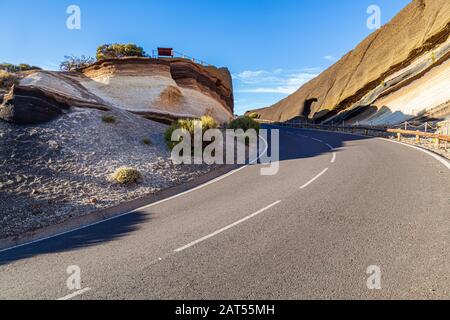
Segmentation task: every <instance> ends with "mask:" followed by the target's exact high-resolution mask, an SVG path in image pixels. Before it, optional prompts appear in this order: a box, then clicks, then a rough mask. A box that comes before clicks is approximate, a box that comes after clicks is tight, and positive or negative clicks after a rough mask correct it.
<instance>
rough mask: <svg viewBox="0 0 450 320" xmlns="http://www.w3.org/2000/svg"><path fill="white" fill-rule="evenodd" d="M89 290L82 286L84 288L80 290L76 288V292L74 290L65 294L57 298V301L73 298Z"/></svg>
mask: <svg viewBox="0 0 450 320" xmlns="http://www.w3.org/2000/svg"><path fill="white" fill-rule="evenodd" d="M90 290H91V288H84V289H82V290H78V291H76V292H74V293H71V294H69V295H67V296H65V297H62V298H59V299H58V300H59V301H63V300H70V299H73V298H75V297H77V296H80V295H82V294H83V293H86V292H88V291H90Z"/></svg>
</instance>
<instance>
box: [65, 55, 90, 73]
mask: <svg viewBox="0 0 450 320" xmlns="http://www.w3.org/2000/svg"><path fill="white" fill-rule="evenodd" d="M94 62H95V59H94V58H92V57H86V56H81V57H76V56H64V61H62V62H61V63H60V65H59V69H60V70H61V71H73V70H76V69H80V68H85V67H88V66H90V65H91V64H93V63H94Z"/></svg>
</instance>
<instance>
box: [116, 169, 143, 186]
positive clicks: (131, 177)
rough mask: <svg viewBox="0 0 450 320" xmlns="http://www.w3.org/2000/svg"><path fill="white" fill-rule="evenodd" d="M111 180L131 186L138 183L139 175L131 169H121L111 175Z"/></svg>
mask: <svg viewBox="0 0 450 320" xmlns="http://www.w3.org/2000/svg"><path fill="white" fill-rule="evenodd" d="M112 178H113V179H114V181H116V182H118V183H120V184H132V183H136V182H138V180H139V179H140V178H141V173H140V172H139V171H138V170H136V169H133V168H126V167H122V168H119V169H117V170H116V171H115V172H114V173H113V175H112Z"/></svg>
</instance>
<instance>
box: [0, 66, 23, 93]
mask: <svg viewBox="0 0 450 320" xmlns="http://www.w3.org/2000/svg"><path fill="white" fill-rule="evenodd" d="M18 83H19V79H18V77H17V76H16V75H14V74H12V73H9V72H6V71H3V70H0V89H4V90H9V89H10V88H11V87H12V86H13V85H17V84H18Z"/></svg>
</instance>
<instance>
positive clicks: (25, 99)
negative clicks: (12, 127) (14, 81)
mask: <svg viewBox="0 0 450 320" xmlns="http://www.w3.org/2000/svg"><path fill="white" fill-rule="evenodd" d="M69 110H70V105H69V104H68V103H67V101H64V100H63V99H60V98H58V97H57V96H53V95H51V94H48V93H47V92H45V91H43V90H41V89H38V88H33V87H20V86H16V87H13V88H12V89H11V91H10V92H9V93H8V94H7V95H5V96H4V99H3V104H2V105H1V106H0V119H2V120H4V121H7V122H11V123H15V124H39V123H44V122H48V121H51V120H54V119H56V118H57V117H59V116H60V115H62V114H64V113H67V112H69Z"/></svg>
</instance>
